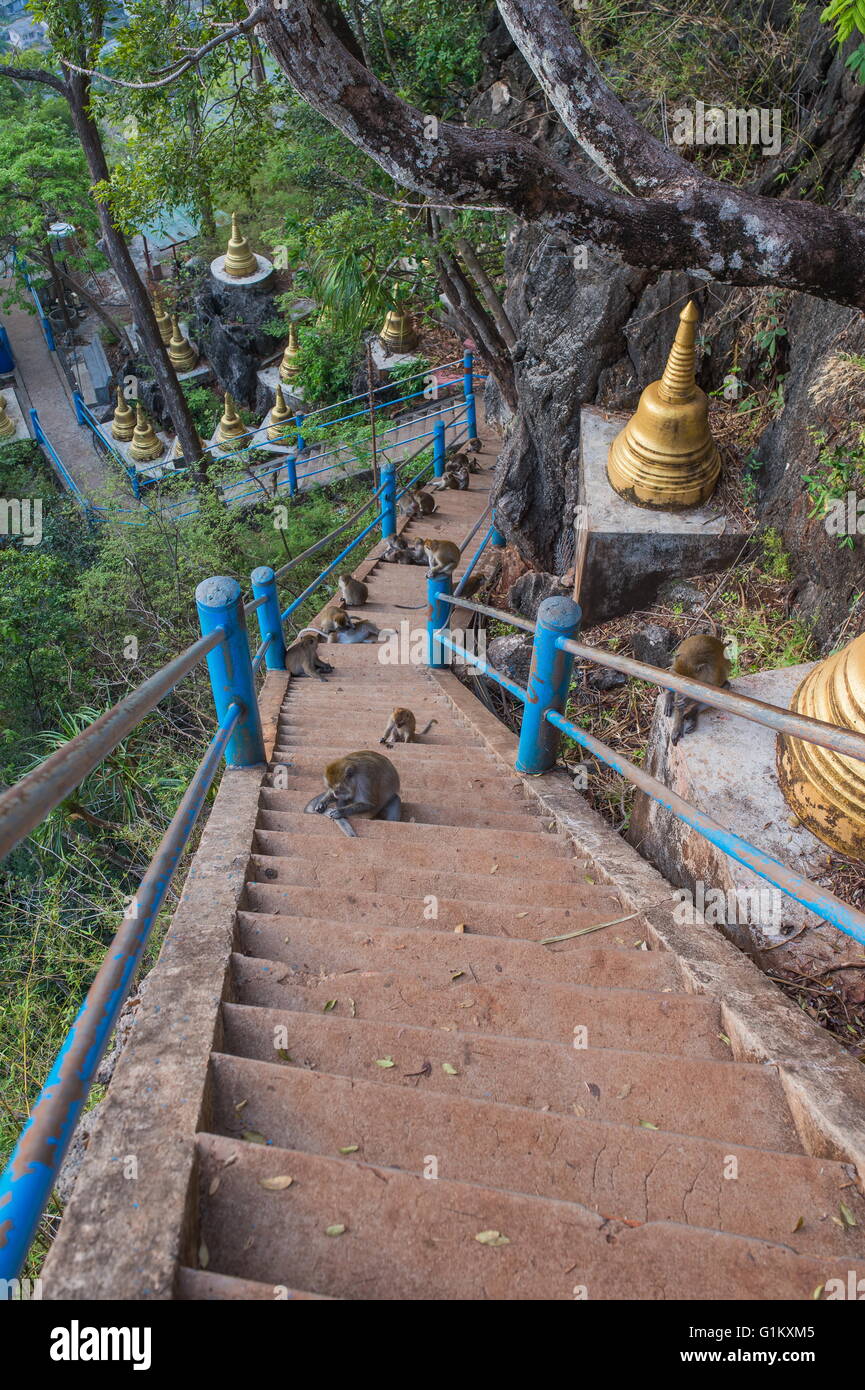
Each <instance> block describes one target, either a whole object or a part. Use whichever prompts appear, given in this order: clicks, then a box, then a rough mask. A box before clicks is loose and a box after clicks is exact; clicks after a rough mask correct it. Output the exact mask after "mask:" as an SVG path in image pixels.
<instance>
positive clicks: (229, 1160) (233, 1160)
mask: <svg viewBox="0 0 865 1390" xmlns="http://www.w3.org/2000/svg"><path fill="white" fill-rule="evenodd" d="M236 1162H237V1151H236V1150H235V1152H234V1153H233V1154H229V1155H228V1158H224V1159H223V1160H222V1166H223V1168H227V1167H228V1166H229V1165H230V1164H232V1163H236Z"/></svg>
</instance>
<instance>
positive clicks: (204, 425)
mask: <svg viewBox="0 0 865 1390" xmlns="http://www.w3.org/2000/svg"><path fill="white" fill-rule="evenodd" d="M181 389H182V391H183V394H184V396H185V397H186V400H187V404H188V405H189V410H190V413H191V415H192V418H193V420H194V421H195V428H196V429H197V430H198V433H199V434H200V435H201V438H202V439H203V440H204V441H205V443H206V442H207V440H208V439H209V438H210V436H211V435H212V434H213V431H214V430H215V429H216V426H217V425H218V424H219V417H220V415H221V413H222V412H221V410H220V408H219V402H218V401H217V399H216V397H215V396H214V394H213V392H212V391H211V390H209V388H208V387H206V386H193V385H191V384H190V383H189V382H188V381H183V382H181Z"/></svg>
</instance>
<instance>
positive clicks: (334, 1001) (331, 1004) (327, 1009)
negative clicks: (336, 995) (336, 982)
mask: <svg viewBox="0 0 865 1390" xmlns="http://www.w3.org/2000/svg"><path fill="white" fill-rule="evenodd" d="M338 1002H339V1001H338V1000H337V999H328V1001H327V1003H326V1004H325V1006H324V1008H323V1009H322V1013H324V1014H329V1013H330V1012H331V1010H332V1009H335V1008H336V1006H337V1004H338Z"/></svg>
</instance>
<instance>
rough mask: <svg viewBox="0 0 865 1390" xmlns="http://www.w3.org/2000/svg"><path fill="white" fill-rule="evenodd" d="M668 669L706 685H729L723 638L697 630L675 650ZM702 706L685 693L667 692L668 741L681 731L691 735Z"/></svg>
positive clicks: (677, 739) (728, 667) (727, 662)
mask: <svg viewBox="0 0 865 1390" xmlns="http://www.w3.org/2000/svg"><path fill="white" fill-rule="evenodd" d="M671 669H672V670H673V671H674V672H675V673H676V675H677V676H690V678H691V679H692V680H695V681H705V682H706V684H707V685H717V686H720V687H722V688H723V687H726V686H729V684H730V682H729V680H728V679H727V677H728V676H729V674H730V663H729V661H728V660H727V658H726V656H725V655H724V641H723V638H721V637H711V636H709V635H708V634H707V633H698V634H697V635H696V636H694V637H686V638H685V640H684V642H682V643H681V644H680V645H679V646H678V647H677V649H676V652H675V655H674V656H673V662H672V667H671ZM701 708H702V706H701V704H700V701H699V700H694V699H692V698H691V697H690V696H688V695H680V694H676V693H675V692H674V691H672V690H668V691H667V698H666V700H665V701H664V714H665V715H666V716H667V718H668V719H669V718H670V716H671V715H672V716H673V727H672V729H671V730H670V742H671V743H672V744H676V743H678V742H679V739H680V738H681V737H682V735H683V734H690V733H692V732H693V730H694V729H696V727H697V716H698V714H699V712H700V709H701Z"/></svg>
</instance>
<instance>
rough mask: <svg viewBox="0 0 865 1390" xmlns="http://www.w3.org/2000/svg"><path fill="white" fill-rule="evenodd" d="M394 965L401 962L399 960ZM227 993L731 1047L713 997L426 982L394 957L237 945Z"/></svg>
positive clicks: (387, 1017) (712, 1051)
mask: <svg viewBox="0 0 865 1390" xmlns="http://www.w3.org/2000/svg"><path fill="white" fill-rule="evenodd" d="M400 965H401V962H400ZM231 981H232V989H231V998H232V999H233V1000H234V1001H235V1002H236V1003H238V1004H252V1005H255V1006H256V1007H261V1008H270V1009H289V1010H290V1011H291V1012H292V1013H319V1014H320V1013H325V1012H328V1016H329V1017H331V1018H344V1017H350V1018H353V1019H354V1018H359V1019H363V1020H364V1021H366V1022H370V1021H372V1022H377V1021H381V1022H383V1023H388V1024H399V1023H410V1024H411V1025H412V1026H413V1027H417V1028H438V1029H442V1030H454V1029H460V1030H461V1031H462V1032H463V1033H465V1034H468V1035H473V1034H478V1033H481V1034H483V1035H484V1037H487V1036H488V1035H490V1034H495V1035H496V1036H497V1037H508V1038H532V1039H542V1040H544V1041H547V1042H558V1043H562V1044H564V1045H566V1046H571V1047H576V1034H577V1030H580V1046H581V1047H586V1048H591V1049H592V1050H594V1049H596V1048H618V1049H619V1050H626V1051H631V1050H632V1051H638V1052H639V1051H651V1052H665V1053H666V1052H669V1053H672V1054H674V1055H675V1056H677V1057H714V1058H716V1059H717V1060H719V1061H723V1060H725V1059H726V1058H728V1057H729V1055H730V1052H729V1047H728V1045H727V1044H725V1043H724V1042H723V1041H722V1040H721V1038H720V1037H719V1032H720V1027H721V1022H720V1010H719V1009H718V1006H717V1005H716V1004H714V1003H713V1002H712V1001H710V1000H709V999H706V998H705V997H703V996H699V995H693V994H674V993H653V992H651V991H649V990H636V989H635V990H626V989H621V988H614V989H609V988H604V987H602V986H597V985H576V984H574V985H572V984H560V983H554V982H551V981H547V982H545V987H544V989H538V987H537V982H536V981H534V980H529V981H520V980H511V979H508V978H506V977H505V976H504V975H502V976H501V977H500V978H499V979H498V980H496V981H495V982H494V983H493V984H492V985H481V984H479V983H476V982H475V981H474V980H473V979H472V978H471V977H470V976H469V977H468V979H466V978H465V976H461V977H460V978H459V979H457V980H445V981H442V982H440V983H438V984H432V983H431V982H430V981H429V980H428V979H425V978H424V977H423V975H422V974H421V975H420V976H416V975H412V974H411V973H409V972H408V970H407V969H406V970H405V971H404V970H402V969H400V968H399V966H398V965H394V967H393V968H392V969H391V970H389V971H379V972H375V971H371V970H370V971H358V970H351V971H348V972H345V973H342V974H331V975H328V976H327V978H326V979H321V978H320V977H317V976H309V975H304V974H301V973H299V972H295V971H292V969H291V967H290V966H288V965H285V964H284V963H282V962H281V961H270V960H264V959H260V958H255V957H252V956H244V955H238V954H235V955H233V956H232V960H231Z"/></svg>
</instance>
